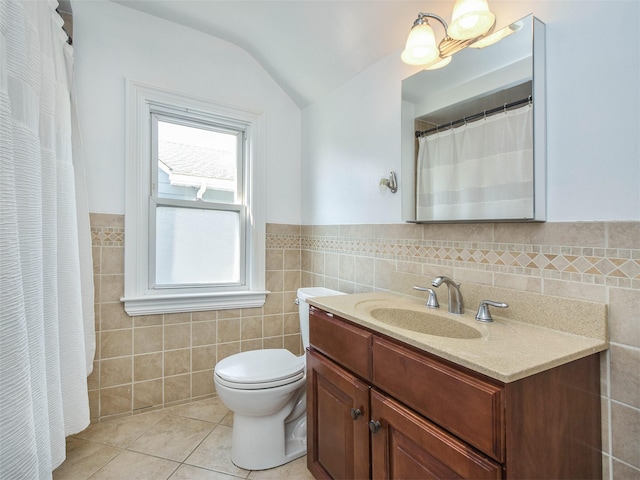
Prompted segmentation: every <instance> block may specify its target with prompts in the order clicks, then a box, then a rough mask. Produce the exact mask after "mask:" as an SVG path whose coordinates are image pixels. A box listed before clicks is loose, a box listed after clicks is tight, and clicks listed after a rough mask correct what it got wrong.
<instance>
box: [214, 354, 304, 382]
mask: <svg viewBox="0 0 640 480" xmlns="http://www.w3.org/2000/svg"><path fill="white" fill-rule="evenodd" d="M215 375H216V377H217V378H216V380H217V381H218V382H219V383H220V384H222V385H224V386H226V387H229V388H236V389H239V390H258V389H263V388H273V387H279V386H281V385H287V384H289V383H292V382H295V381H297V380H299V379H301V378H303V377H304V375H305V361H304V357H298V356H296V355H294V354H293V353H291V352H290V351H289V350H285V349H268V350H251V351H247V352H241V353H237V354H235V355H231V356H230V357H227V358H224V359H222V360H220V361H219V362H218V363H217V364H216V366H215Z"/></svg>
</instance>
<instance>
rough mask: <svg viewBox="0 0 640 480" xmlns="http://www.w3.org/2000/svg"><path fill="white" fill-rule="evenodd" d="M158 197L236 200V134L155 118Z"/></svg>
mask: <svg viewBox="0 0 640 480" xmlns="http://www.w3.org/2000/svg"><path fill="white" fill-rule="evenodd" d="M157 152H158V197H160V198H178V199H181V200H196V199H201V200H205V201H210V202H218V203H235V201H236V198H237V197H238V192H237V186H238V182H237V176H238V172H237V167H238V136H237V134H235V133H225V132H217V131H212V130H207V129H206V128H204V125H203V128H198V127H197V126H186V125H178V124H175V123H170V122H166V121H162V120H158V145H157Z"/></svg>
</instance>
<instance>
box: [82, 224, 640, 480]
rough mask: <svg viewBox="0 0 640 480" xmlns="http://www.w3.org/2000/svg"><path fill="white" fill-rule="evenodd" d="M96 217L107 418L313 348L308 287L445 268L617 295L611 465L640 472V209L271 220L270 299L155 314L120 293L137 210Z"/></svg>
mask: <svg viewBox="0 0 640 480" xmlns="http://www.w3.org/2000/svg"><path fill="white" fill-rule="evenodd" d="M91 225H92V234H93V247H94V250H93V253H94V271H95V287H96V297H95V298H96V336H97V342H98V348H97V353H96V360H95V364H94V372H93V373H92V375H91V376H90V377H89V389H90V404H91V415H92V419H93V421H97V420H100V419H102V418H106V417H113V416H117V415H127V414H131V413H134V412H138V411H145V410H148V409H152V408H159V407H161V406H166V405H171V404H177V403H182V402H188V401H192V400H195V399H199V398H204V397H206V396H209V395H212V394H213V393H214V387H213V379H212V374H213V367H214V365H215V362H216V361H219V360H220V359H222V358H224V357H225V356H228V355H230V354H232V353H236V352H239V351H242V350H250V349H255V348H274V347H275V348H280V347H284V348H288V349H289V350H291V351H293V352H294V353H301V345H300V334H299V327H298V313H297V307H296V306H295V304H294V300H295V296H296V290H297V288H298V287H299V286H325V287H328V288H332V289H336V290H340V291H343V292H347V293H355V292H366V291H374V290H390V291H397V292H401V293H406V282H407V278H411V279H420V278H421V279H423V281H424V282H425V284H427V283H428V282H429V281H430V279H431V278H432V277H433V276H436V275H442V274H444V275H447V276H450V277H451V278H454V279H455V280H456V281H459V282H462V284H463V286H464V284H465V283H474V284H480V285H487V286H494V287H503V288H511V289H516V290H523V291H530V292H536V293H542V294H549V295H553V296H560V297H567V298H575V299H580V300H589V301H592V302H598V303H603V304H606V305H607V307H608V320H609V335H610V340H611V348H610V349H609V351H608V352H606V353H603V354H602V357H601V358H602V363H601V365H602V368H601V394H602V426H603V428H602V438H603V452H604V455H603V472H604V478H635V479H640V375H638V372H639V371H640V222H567V223H542V224H518V223H513V224H491V223H486V224H484V223H481V224H458V225H445V224H430V225H416V224H375V225H318V226H307V225H303V226H299V225H279V224H269V225H267V238H266V248H267V252H266V268H267V271H266V281H267V289H268V290H270V291H271V292H272V293H270V294H269V295H268V296H267V302H266V303H265V305H264V307H262V308H254V309H240V310H221V311H217V312H216V311H211V312H198V313H184V314H171V315H154V316H145V317H128V316H127V315H126V313H125V312H124V310H123V308H122V304H121V303H120V301H119V299H120V297H121V296H122V292H123V284H124V283H123V278H124V275H123V271H124V264H123V258H124V256H123V253H124V243H123V242H124V229H123V225H124V219H123V216H121V215H104V214H92V216H91ZM439 293H440V292H439ZM443 294H444V292H442V293H440V296H442V295H443ZM442 301H444V297H442V299H441V302H442Z"/></svg>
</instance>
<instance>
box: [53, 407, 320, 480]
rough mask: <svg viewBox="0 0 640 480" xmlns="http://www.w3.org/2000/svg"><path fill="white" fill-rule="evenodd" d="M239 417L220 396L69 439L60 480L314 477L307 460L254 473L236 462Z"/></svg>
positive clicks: (56, 473) (102, 424) (103, 425)
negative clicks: (235, 417) (234, 450)
mask: <svg viewBox="0 0 640 480" xmlns="http://www.w3.org/2000/svg"><path fill="white" fill-rule="evenodd" d="M232 422H233V414H232V413H231V412H230V411H229V410H228V409H227V408H226V407H225V406H224V405H223V404H222V402H220V400H219V399H218V398H217V397H213V398H208V399H206V400H201V401H199V402H194V403H189V404H185V405H178V406H175V407H169V408H165V409H162V410H156V411H152V412H148V413H143V414H139V415H133V416H129V417H124V418H119V419H116V420H108V421H104V422H100V423H96V424H92V425H90V426H89V427H87V429H86V430H84V431H83V432H80V433H78V434H77V435H72V436H71V437H69V438H68V439H67V459H66V460H65V462H64V463H63V464H62V465H60V467H58V468H57V469H56V470H55V471H54V472H53V479H54V480H89V479H91V480H111V479H113V480H134V479H135V480H146V479H149V480H166V479H170V480H189V479H192V480H233V479H238V478H247V479H257V480H259V479H295V480H298V479H300V480H309V479H312V478H313V477H312V476H311V474H310V473H309V471H308V470H307V465H306V462H307V458H306V457H302V458H299V459H297V460H295V461H293V462H291V463H288V464H286V465H283V466H281V467H277V468H273V469H270V470H262V471H249V470H244V469H241V468H238V467H236V466H235V465H234V464H233V463H231V460H230V456H231V425H232Z"/></svg>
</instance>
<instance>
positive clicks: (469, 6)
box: [448, 0, 496, 40]
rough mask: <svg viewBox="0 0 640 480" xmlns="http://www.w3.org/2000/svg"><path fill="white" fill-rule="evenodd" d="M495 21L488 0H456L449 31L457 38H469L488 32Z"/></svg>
mask: <svg viewBox="0 0 640 480" xmlns="http://www.w3.org/2000/svg"><path fill="white" fill-rule="evenodd" d="M495 21H496V17H495V15H494V14H493V13H491V11H490V10H489V5H487V0H456V3H455V5H454V6H453V15H452V18H451V25H449V30H448V33H449V36H450V37H451V38H453V39H455V40H469V39H471V38H476V37H479V36H480V35H484V34H485V33H487V32H488V31H489V30H490V29H491V27H492V26H493V24H494V23H495Z"/></svg>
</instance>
